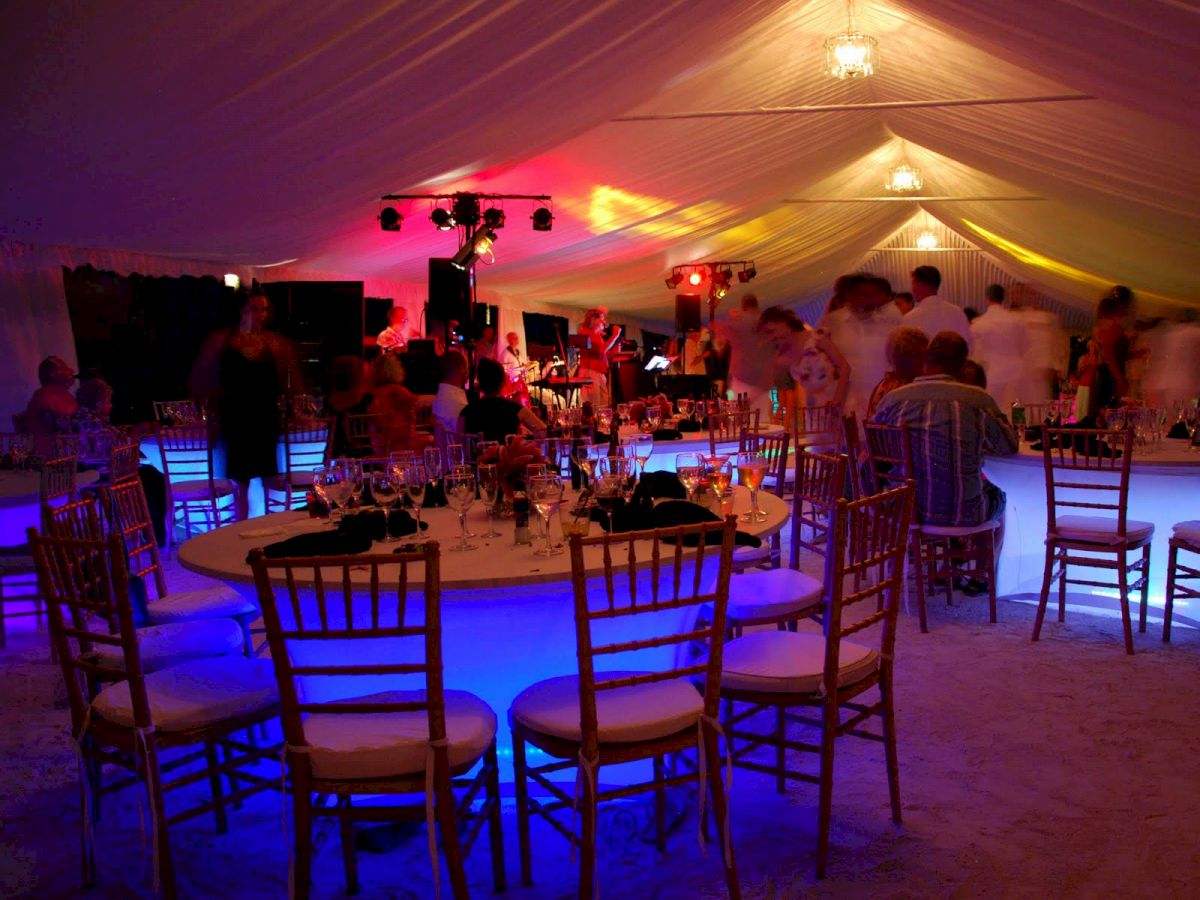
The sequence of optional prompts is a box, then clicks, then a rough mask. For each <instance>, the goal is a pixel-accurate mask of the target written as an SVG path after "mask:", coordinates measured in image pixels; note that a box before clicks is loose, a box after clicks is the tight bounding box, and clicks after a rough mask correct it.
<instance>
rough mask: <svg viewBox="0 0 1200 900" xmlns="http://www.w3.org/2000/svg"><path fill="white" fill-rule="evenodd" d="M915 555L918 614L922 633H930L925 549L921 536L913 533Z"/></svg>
mask: <svg viewBox="0 0 1200 900" xmlns="http://www.w3.org/2000/svg"><path fill="white" fill-rule="evenodd" d="M912 546H913V550H912V552H913V556H915V557H916V563H917V615H918V616H919V617H920V620H921V634H928V633H929V622H928V621H927V620H926V618H925V549H924V545H923V543H922V542H921V536H920V535H919V534H917V533H915V532H914V533H913V537H912Z"/></svg>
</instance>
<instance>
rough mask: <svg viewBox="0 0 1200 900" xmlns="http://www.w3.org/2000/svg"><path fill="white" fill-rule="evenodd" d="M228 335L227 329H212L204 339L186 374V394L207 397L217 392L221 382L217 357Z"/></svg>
mask: <svg viewBox="0 0 1200 900" xmlns="http://www.w3.org/2000/svg"><path fill="white" fill-rule="evenodd" d="M228 337H229V332H228V330H227V329H224V328H222V329H220V330H218V331H214V332H213V333H212V334H210V335H209V336H208V337H206V338H205V339H204V343H203V344H201V345H200V351H199V352H198V353H197V354H196V361H195V362H193V363H192V371H191V372H190V373H189V374H188V394H189V396H191V397H195V398H207V397H211V396H213V395H214V394H216V393H217V390H218V388H219V387H220V382H221V372H220V363H219V358H220V355H221V348H222V347H223V346H225V341H226V339H227V338H228Z"/></svg>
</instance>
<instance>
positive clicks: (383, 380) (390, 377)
mask: <svg viewBox="0 0 1200 900" xmlns="http://www.w3.org/2000/svg"><path fill="white" fill-rule="evenodd" d="M371 384H373V385H374V386H375V387H383V386H384V385H388V384H404V363H402V362H401V361H400V357H398V356H397V355H396V354H395V353H382V354H380V355H379V356H377V357H375V361H374V362H373V363H371Z"/></svg>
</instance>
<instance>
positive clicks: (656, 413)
mask: <svg viewBox="0 0 1200 900" xmlns="http://www.w3.org/2000/svg"><path fill="white" fill-rule="evenodd" d="M646 422H647V423H648V424H649V425H650V428H651V430H653V431H658V427H659V426H660V425H661V424H662V407H661V406H659V405H658V404H657V403H649V404H647V405H646Z"/></svg>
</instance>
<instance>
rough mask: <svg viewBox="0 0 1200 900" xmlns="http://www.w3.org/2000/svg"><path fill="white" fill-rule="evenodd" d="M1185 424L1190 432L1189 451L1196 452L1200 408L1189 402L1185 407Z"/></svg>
mask: <svg viewBox="0 0 1200 900" xmlns="http://www.w3.org/2000/svg"><path fill="white" fill-rule="evenodd" d="M1183 424H1184V427H1186V428H1187V433H1188V452H1189V453H1194V452H1196V449H1197V448H1196V433H1197V432H1200V409H1197V408H1196V407H1195V406H1193V405H1191V404H1188V405H1187V406H1184V408H1183Z"/></svg>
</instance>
